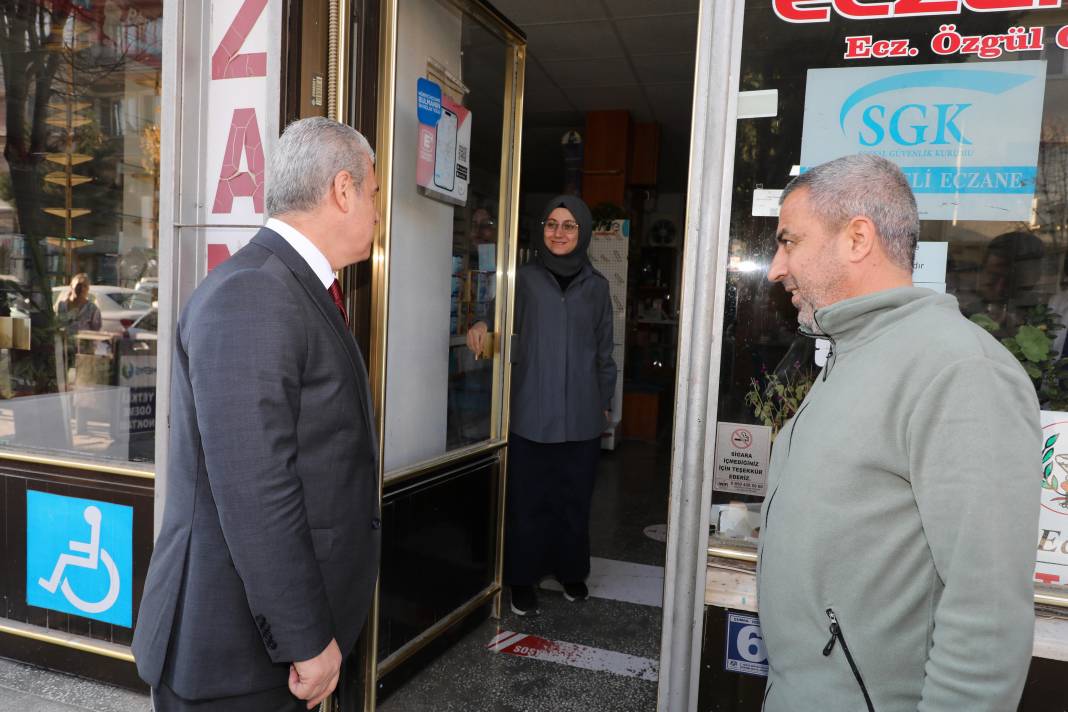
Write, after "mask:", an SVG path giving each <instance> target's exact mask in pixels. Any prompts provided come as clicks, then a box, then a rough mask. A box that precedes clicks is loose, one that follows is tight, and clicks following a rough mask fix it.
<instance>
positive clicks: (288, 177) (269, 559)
mask: <svg viewBox="0 0 1068 712" xmlns="http://www.w3.org/2000/svg"><path fill="white" fill-rule="evenodd" d="M373 162H374V154H373V152H372V150H371V147H370V146H369V145H368V144H367V141H366V139H364V138H363V136H361V135H360V134H359V133H357V132H356V131H354V130H353V129H351V128H349V127H347V126H344V125H342V124H339V123H337V122H336V121H332V120H329V119H323V118H315V119H305V120H302V121H298V122H296V123H294V124H292V125H290V126H289V127H288V128H287V129H286V131H285V133H283V135H282V137H281V139H280V141H279V143H278V146H277V148H276V149H275V151H274V154H273V155H272V156H271V165H270V166H269V169H268V180H267V195H266V200H267V213H268V215H269V216H270V218H271V219H270V220H268V221H267V224H266V225H265V226H264V227H263V229H261V230H260V231H259V232H258V233H257V234H256V236H255V237H254V238H253V239H252V241H251V242H250V243H249V244H248V245H247V246H245V247H244V248H243V249H241V250H240V251H239V252H237V254H235V255H234V256H233V257H231V258H230V259H229V260H227V261H226V262H224V263H223V264H222V265H220V266H219V267H217V268H216V269H215V270H213V271H212V272H211V274H209V275H208V277H207V278H206V279H205V280H204V282H203V283H202V284H201V285H200V286H199V287H198V288H197V290H196V291H195V292H194V293H193V295H192V297H191V298H190V300H189V303H188V304H187V305H186V307H185V309H184V310H183V312H182V316H181V318H180V319H179V322H178V329H177V334H176V340H175V354H174V369H173V373H172V376H171V378H172V391H171V392H172V396H171V398H172V402H171V411H170V425H171V434H170V453H171V455H170V462H169V466H168V469H167V483H166V486H167V490H166V492H167V498H166V505H165V511H164V514H163V523H162V528H161V531H160V535H159V538H158V540H157V541H156V547H155V550H154V551H153V554H152V562H151V564H150V566H149V570H148V576H147V580H146V582H145V591H144V596H143V599H142V601H141V609H140V613H139V615H138V619H137V628H136V631H135V632H134V640H133V651H134V655H135V657H136V660H137V669H138V672H139V674H140V675H141V677H142V678H144V680H145V681H146V682H148V683H149V684H150V685H151V686H152V688H153V698H154V701H155V704H156V709H157V710H158V711H160V712H171V711H172V710H198V711H199V712H208V711H214V710H226V712H243V711H245V710H248V711H249V712H251V711H253V710H255V712H272V711H274V710H301V709H303V708H305V707H307V708H309V709H310V708H312V707H313V706H315V705H317V704H318V703H319V702H320V701H321V700H323V699H324V698H325V697H326V696H327V695H329V694H330V693H331V691H333V689H334V687H335V685H336V684H337V680H338V671H339V669H340V666H341V662H342V659H343V658H344V656H345V655H347V654H348V653H349V652H350V651H351V650H352V648H353V646H354V644H355V642H356V639H357V637H358V635H359V632H360V629H361V627H362V626H363V623H364V620H365V618H366V616H367V611H368V607H369V604H370V599H371V592H372V589H373V586H374V581H375V578H376V575H377V570H378V556H379V542H380V536H379V529H380V527H381V521H380V520H379V518H378V517H379V513H378V482H377V457H378V455H377V449H376V438H375V432H374V427H373V420H372V415H371V403H370V397H369V389H368V385H367V372H366V369H365V366H364V362H363V359H362V358H361V356H360V352H359V350H358V348H357V346H356V342H355V340H354V339H353V337H352V335H351V333H350V331H349V329H348V328H347V325H346V322H347V317H346V314H345V309H344V302H343V301H342V298H341V292H340V288H339V287H338V284H337V282H336V280H335V279H334V271H335V270H339V269H341V268H342V267H344V266H346V265H349V264H353V263H355V262H358V261H360V260H364V259H367V257H368V256H369V255H370V252H371V243H372V237H373V232H374V226H375V224H376V223H377V222H378V218H377V213H376V209H375V194H376V193H377V191H378V182H377V180H376V179H375V175H374V165H373Z"/></svg>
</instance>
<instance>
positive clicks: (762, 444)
mask: <svg viewBox="0 0 1068 712" xmlns="http://www.w3.org/2000/svg"><path fill="white" fill-rule="evenodd" d="M770 459H771V428H769V427H767V426H766V425H746V424H744V423H719V424H718V425H717V427H716V476H715V479H714V481H713V484H712V489H714V490H717V491H719V492H734V493H736V494H752V495H757V496H758V497H763V496H764V494H765V492H766V491H767V488H768V463H769V461H770Z"/></svg>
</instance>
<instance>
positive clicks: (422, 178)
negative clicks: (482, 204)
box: [415, 77, 471, 205]
mask: <svg viewBox="0 0 1068 712" xmlns="http://www.w3.org/2000/svg"><path fill="white" fill-rule="evenodd" d="M416 106H417V112H418V115H419V136H418V139H417V140H418V142H419V150H418V151H416V161H417V164H416V169H415V182H416V184H417V185H418V186H419V191H420V192H421V193H423V195H426V196H427V197H430V198H435V199H436V200H440V201H442V202H445V203H450V204H452V205H467V183H468V181H469V180H470V177H471V112H470V111H468V110H467V109H466V108H465V107H463V106H461V105H460V104H457V103H455V102H454V101H452V100H451V99H450V98H449V97H448V96H445V95H443V94H442V92H441V86H440V85H438V84H437V83H435V82H432V81H430V80H429V79H426V78H425V77H420V78H419V83H418V85H417V87H416Z"/></svg>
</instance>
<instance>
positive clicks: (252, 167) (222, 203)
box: [211, 109, 265, 213]
mask: <svg viewBox="0 0 1068 712" xmlns="http://www.w3.org/2000/svg"><path fill="white" fill-rule="evenodd" d="M242 154H244V156H245V162H246V163H247V164H248V170H247V171H241V156H242ZM264 164H265V161H264V157H263V140H262V138H261V137H260V125H259V122H258V121H257V120H256V110H255V109H234V115H233V118H232V119H231V121H230V136H229V138H227V139H226V153H225V155H224V156H223V164H222V170H221V171H220V172H219V183H218V185H217V186H216V188H215V204H214V206H213V207H212V209H211V212H213V213H229V212H231V210H232V209H233V206H234V198H240V197H246V198H248V197H250V198H252V202H253V204H254V206H255V208H256V212H257V213H262V212H263V173H264V168H265V165H264Z"/></svg>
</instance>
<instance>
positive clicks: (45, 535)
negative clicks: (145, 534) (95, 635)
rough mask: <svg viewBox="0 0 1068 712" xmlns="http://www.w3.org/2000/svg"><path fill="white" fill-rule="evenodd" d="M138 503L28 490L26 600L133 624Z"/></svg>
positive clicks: (34, 604) (59, 609) (98, 618)
mask: <svg viewBox="0 0 1068 712" xmlns="http://www.w3.org/2000/svg"><path fill="white" fill-rule="evenodd" d="M132 576H133V508H132V507H125V506H122V505H118V504H111V503H109V502H97V501H94V500H90V499H77V498H74V497H63V496H60V495H54V494H48V493H45V492H35V491H33V490H29V491H27V492H26V602H27V603H28V604H29V605H31V606H38V607H40V608H48V609H51V610H54V611H62V612H64V613H71V614H73V615H76V616H81V617H83V618H92V619H94V620H99V621H104V622H106V623H113V624H115V625H121V626H126V627H130V626H131V625H132V601H133V596H132V595H131V591H130V588H131V581H132Z"/></svg>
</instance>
